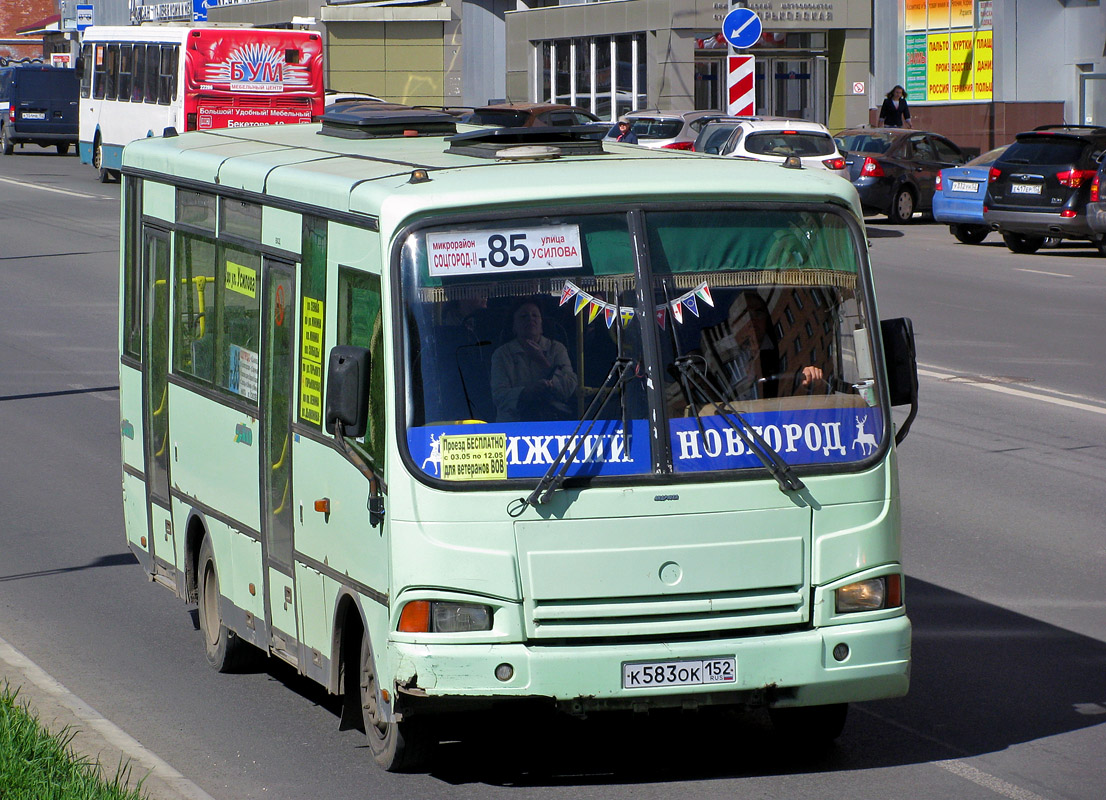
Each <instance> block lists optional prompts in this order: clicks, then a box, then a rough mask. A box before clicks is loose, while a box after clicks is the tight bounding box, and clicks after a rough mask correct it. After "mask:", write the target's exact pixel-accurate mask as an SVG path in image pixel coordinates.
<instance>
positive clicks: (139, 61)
mask: <svg viewBox="0 0 1106 800" xmlns="http://www.w3.org/2000/svg"><path fill="white" fill-rule="evenodd" d="M133 63H134V72H133V73H132V78H131V80H132V83H131V102H132V103H141V102H142V98H143V96H144V95H145V93H146V45H144V44H136V45H135V46H134V61H133Z"/></svg>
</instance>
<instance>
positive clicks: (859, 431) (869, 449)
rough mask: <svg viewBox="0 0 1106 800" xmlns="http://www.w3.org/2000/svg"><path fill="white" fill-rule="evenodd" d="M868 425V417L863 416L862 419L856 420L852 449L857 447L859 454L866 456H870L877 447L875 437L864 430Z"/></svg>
mask: <svg viewBox="0 0 1106 800" xmlns="http://www.w3.org/2000/svg"><path fill="white" fill-rule="evenodd" d="M867 424H868V415H867V414H865V415H864V418H863V419H861V418H860V417H857V418H856V438H855V439H853V447H859V448H860V452H861V453H862V454H864V455H866V456H868V455H871V454H872V453H873V452H874V451H875V449H876V446H877V445H878V442H876V437H875V436H873V435H872V434H870V433H868V432H867V431H865V430H864V426H865V425H867Z"/></svg>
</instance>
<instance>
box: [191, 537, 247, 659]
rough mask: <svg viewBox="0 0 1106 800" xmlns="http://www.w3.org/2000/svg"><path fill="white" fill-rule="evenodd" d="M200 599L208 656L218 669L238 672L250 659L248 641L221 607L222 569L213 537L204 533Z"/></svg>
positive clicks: (198, 576) (199, 564) (198, 572)
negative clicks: (229, 620) (216, 557)
mask: <svg viewBox="0 0 1106 800" xmlns="http://www.w3.org/2000/svg"><path fill="white" fill-rule="evenodd" d="M196 564H197V568H196V580H197V602H198V605H199V609H198V611H199V617H200V634H201V636H202V637H203V642H204V656H205V658H206V659H207V663H208V664H209V665H211V667H212V669H214V670H215V671H216V672H235V671H237V670H239V669H240V668H241V667H242V666H243V664H244V663H245V662H246V660H247V658H248V656H249V653H248V648H249V647H250V645H248V644H247V643H246V642H244V641H242V640H241V639H239V638H238V635H237V634H235V633H234V631H232V630H231V629H230V628H228V627H227V625H226V621H225V620H224V619H223V615H222V611H221V609H220V607H219V595H220V591H219V568H218V564H217V563H216V560H215V549H214V547H213V546H212V544H211V537H210V536H204V537H203V543H202V544H201V545H200V552H199V558H198V559H197V562H196Z"/></svg>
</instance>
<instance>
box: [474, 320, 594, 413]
mask: <svg viewBox="0 0 1106 800" xmlns="http://www.w3.org/2000/svg"><path fill="white" fill-rule="evenodd" d="M511 331H512V333H513V335H514V338H513V339H511V340H510V341H509V342H507V343H506V344H504V345H503V346H502V347H500V348H498V349H497V350H496V351H495V353H493V354H492V369H491V390H492V397H493V398H494V399H495V407H496V420H497V421H499V422H518V421H520V420H546V419H551V420H557V419H572V418H573V417H574V416H575V415H574V414H573V407H572V402H571V401H572V397H573V395H574V394H575V393H576V387H577V385H578V380H577V378H576V373H575V372H573V370H572V364H571V363H570V362H569V360H568V350H567V348H566V347H565V346H564V344H562V343H561V342H558V341H556V340H553V339H550V338H548V337H547V336H545V335H544V334H543V328H542V312H541V308H540V307H539V306H538V303H537V301H535V300H524V301H522V302H521V303H520V304H519V305H518V306H516V307H515V309H514V311H513V312H512V314H511Z"/></svg>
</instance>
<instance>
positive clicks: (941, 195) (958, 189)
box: [933, 144, 1010, 244]
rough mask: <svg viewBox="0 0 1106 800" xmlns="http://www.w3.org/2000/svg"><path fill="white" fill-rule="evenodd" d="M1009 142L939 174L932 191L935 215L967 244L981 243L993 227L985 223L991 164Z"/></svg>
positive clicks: (935, 217)
mask: <svg viewBox="0 0 1106 800" xmlns="http://www.w3.org/2000/svg"><path fill="white" fill-rule="evenodd" d="M1009 146H1010V145H1008V144H1007V145H1003V146H1002V147H997V148H995V149H994V150H989V151H988V152H986V153H984V154H983V155H981V156H976V157H975V158H973V159H972V160H971V161H969V162H968V163H967V164H964V165H963V166H960V167H946V168H945V169H943V170H941V172H940V173H939V174H938V176H937V185H936V186H935V187H934V192H933V218H934V219H935V220H937V221H938V222H947V223H948V224H949V231H950V232H951V233H952V235H953V236H955V237H956V238H957V239H959V240H960V241H961V242H963V243H964V244H979V243H980V242H982V241H983V240H984V239H986V238H987V234H988V233H990V231H991V229H990V228H989V227H988V226H986V225H984V224H983V198H984V197H985V196H986V195H987V181H988V179H989V178H990V173H991V164H993V163H994V162H995V161H997V160H998V157H999V156H1001V155H1002V154H1003V152H1005V150H1006V148H1007V147H1009Z"/></svg>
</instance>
